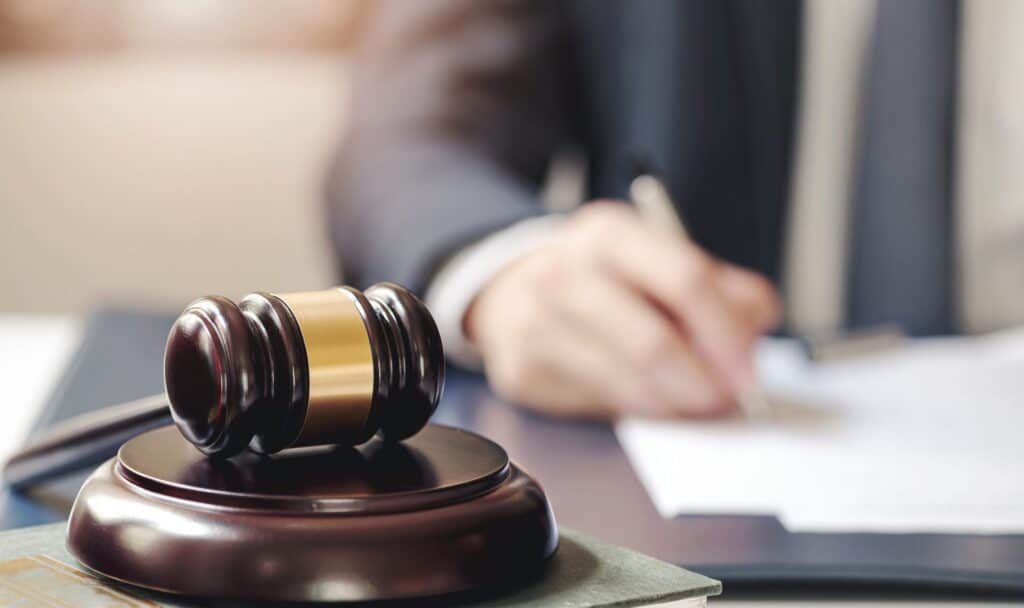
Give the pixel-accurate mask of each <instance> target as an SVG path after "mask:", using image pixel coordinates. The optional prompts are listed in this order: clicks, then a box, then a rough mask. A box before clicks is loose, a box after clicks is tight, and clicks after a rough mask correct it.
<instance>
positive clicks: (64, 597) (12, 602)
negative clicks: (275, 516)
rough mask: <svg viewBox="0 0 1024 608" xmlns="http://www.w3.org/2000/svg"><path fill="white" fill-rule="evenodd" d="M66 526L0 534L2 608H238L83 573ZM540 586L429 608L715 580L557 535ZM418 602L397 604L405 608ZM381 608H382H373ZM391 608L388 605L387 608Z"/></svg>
mask: <svg viewBox="0 0 1024 608" xmlns="http://www.w3.org/2000/svg"><path fill="white" fill-rule="evenodd" d="M64 533H65V524H52V525H48V526H38V527H34V528H22V529H20V530H10V531H7V532H0V606H17V607H19V608H20V607H22V606H25V607H27V606H81V607H83V608H90V607H98V606H103V607H105V608H106V607H110V608H114V607H122V606H123V607H134V606H200V605H202V606H210V605H216V606H240V605H243V604H242V603H238V602H234V603H229V602H217V603H214V604H211V603H210V602H202V601H198V600H194V599H190V598H184V597H177V596H171V595H166V594H157V593H153V592H149V591H145V590H142V589H139V588H135V587H130V586H127V585H121V584H117V583H113V582H112V581H109V580H106V579H101V578H97V577H95V576H92V575H90V574H88V573H86V572H85V571H84V570H82V568H81V567H80V566H79V565H78V564H77V563H76V562H75V559H74V558H73V557H71V555H70V554H68V552H67V550H66V549H65V548H64ZM551 560H552V561H551V563H549V564H548V567H547V568H546V569H545V573H544V575H543V576H541V577H540V578H539V579H537V580H534V581H533V582H531V583H529V584H526V585H524V586H522V587H520V588H518V589H515V590H512V591H509V592H507V593H502V594H497V595H490V596H488V597H471V596H449V597H444V598H435V599H434V600H433V601H428V602H427V604H428V605H437V606H452V607H459V606H464V607H466V608H469V607H471V606H481V607H494V608H498V607H500V608H526V607H535V606H558V607H560V608H598V607H602V606H605V607H615V608H629V607H631V606H661V607H663V608H667V607H669V606H671V607H672V608H682V607H686V608H690V607H697V606H704V605H705V604H706V600H707V597H708V596H709V595H717V594H718V593H720V592H721V590H722V586H721V583H719V582H718V581H716V580H713V579H710V578H707V577H706V576H701V575H700V574H695V573H693V572H690V571H688V570H684V569H683V568H679V567H677V566H673V565H671V564H667V563H665V562H663V561H660V560H656V559H654V558H651V557H647V556H646V555H641V554H640V553H636V552H635V551H630V550H628V549H623V548H621V547H616V546H614V545H609V544H607V543H603V542H600V541H598V540H596V539H594V538H591V537H589V536H587V535H585V534H581V533H580V532H575V531H573V530H569V529H566V528H562V529H561V541H560V544H559V548H558V552H557V553H556V554H555V556H554V557H552V558H551ZM420 603H422V600H421V601H420V602H398V603H396V604H394V605H398V606H404V605H411V604H417V605H419V604H420ZM371 605H372V606H379V605H380V604H371ZM388 605H392V604H390V603H389V604H388Z"/></svg>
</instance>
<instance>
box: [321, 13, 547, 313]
mask: <svg viewBox="0 0 1024 608" xmlns="http://www.w3.org/2000/svg"><path fill="white" fill-rule="evenodd" d="M556 4H557V3H554V2H546V1H544V0H540V1H537V2H533V1H531V0H436V1H429V2H408V1H405V0H384V1H380V2H376V3H374V4H373V9H374V13H373V14H372V15H371V16H370V18H369V19H368V20H367V23H366V26H365V28H366V29H365V30H364V31H363V32H362V34H361V36H360V39H359V41H358V43H357V48H356V50H355V52H354V54H353V60H352V61H353V65H352V70H353V81H352V97H351V109H352V114H351V123H350V125H349V130H348V133H347V136H346V137H345V139H344V141H343V143H342V146H341V147H340V150H339V152H338V154H337V157H336V160H335V163H334V165H333V168H332V173H331V179H330V180H329V182H328V188H327V199H328V207H329V219H330V228H331V236H332V240H333V243H334V247H335V251H336V254H337V256H338V259H339V260H340V262H341V267H342V270H343V272H344V274H345V279H346V281H348V282H350V283H353V284H356V285H366V284H370V283H374V282H376V281H381V280H389V281H396V282H399V283H402V284H405V285H406V286H408V287H410V288H412V289H414V290H417V291H420V292H421V293H422V290H423V289H424V288H425V286H426V284H427V282H428V281H429V280H430V277H431V275H432V273H433V272H434V271H435V269H436V268H437V267H438V265H439V264H440V263H441V262H442V261H443V260H444V259H445V258H446V256H448V255H449V254H450V253H451V252H453V251H455V250H456V249H458V248H460V247H461V246H463V245H465V244H467V243H470V242H472V241H474V240H475V239H477V238H479V237H482V236H484V235H486V234H488V233H490V232H492V231H494V230H497V229H500V228H502V227H505V226H508V225H510V224H512V223H515V222H517V221H520V220H523V219H526V218H529V217H531V216H535V215H539V214H540V213H542V210H541V208H540V206H539V204H538V202H537V191H538V189H539V185H540V182H541V180H542V179H543V177H544V175H545V173H546V170H547V166H548V163H549V161H550V158H551V156H552V154H553V152H554V149H555V148H556V146H557V145H558V144H559V143H560V141H561V140H562V139H563V137H564V121H563V120H562V117H563V113H562V108H561V105H562V104H561V98H562V95H561V94H560V93H559V87H560V86H561V79H560V78H559V77H558V76H559V75H558V72H559V69H558V67H557V64H558V61H559V55H560V53H559V52H558V49H557V48H556V47H557V44H558V40H559V36H558V35H557V29H558V26H557V22H558V20H557V19H556V17H555V15H554V14H553V13H552V10H553V9H552V8H551V7H553V6H554V5H556Z"/></svg>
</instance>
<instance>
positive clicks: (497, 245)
mask: <svg viewBox="0 0 1024 608" xmlns="http://www.w3.org/2000/svg"><path fill="white" fill-rule="evenodd" d="M565 219H566V217H565V216H564V215H562V214H550V215H544V216H540V217H534V218H530V219H526V220H522V221H520V222H518V223H515V224H513V225H511V226H509V227H508V228H505V229H503V230H499V231H497V232H494V233H492V234H490V235H488V236H486V237H484V238H483V239H480V240H479V241H476V242H475V243H473V244H471V245H469V246H467V247H464V248H463V249H461V250H459V251H458V252H457V253H456V254H455V255H453V256H452V257H451V258H449V259H448V261H447V262H445V264H444V265H443V266H441V269H440V270H439V271H438V272H437V274H435V275H434V278H433V280H431V281H430V284H429V285H428V286H427V292H426V297H425V300H426V304H427V307H428V308H429V309H430V311H431V313H433V316H434V320H435V321H436V322H437V329H438V331H439V332H440V334H441V342H442V344H444V351H445V355H446V356H447V357H448V358H449V359H450V360H451V361H452V362H454V363H457V364H459V365H461V366H463V367H467V368H470V369H481V368H482V367H483V366H482V361H481V359H480V353H479V352H477V350H476V348H475V347H474V346H473V345H472V344H471V343H470V341H469V340H468V339H467V338H466V335H465V334H464V333H463V331H462V320H463V318H464V317H465V315H466V311H467V310H468V309H469V306H470V304H472V303H473V299H474V298H476V295H477V294H478V293H480V290H481V289H483V288H484V286H486V285H487V283H488V282H490V280H491V279H492V278H494V276H495V275H497V274H498V272H500V271H501V269H502V268H504V267H505V266H507V265H508V264H510V263H511V262H513V261H515V260H516V259H518V258H520V257H522V256H524V255H526V254H528V253H530V252H532V251H534V250H536V249H538V248H540V247H541V246H543V245H545V244H547V243H549V242H550V241H551V239H552V238H553V237H554V235H555V233H556V231H557V229H558V227H559V226H560V225H561V224H562V223H563V222H564V221H565Z"/></svg>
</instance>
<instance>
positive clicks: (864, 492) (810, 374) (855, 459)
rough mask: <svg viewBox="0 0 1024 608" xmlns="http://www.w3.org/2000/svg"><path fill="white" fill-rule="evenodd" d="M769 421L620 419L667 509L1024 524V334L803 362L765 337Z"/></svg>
mask: <svg viewBox="0 0 1024 608" xmlns="http://www.w3.org/2000/svg"><path fill="white" fill-rule="evenodd" d="M757 365H758V373H759V375H760V377H761V380H762V384H763V386H764V388H765V391H766V393H767V395H768V399H769V402H770V404H771V414H770V416H768V417H767V418H766V419H764V420H756V421H747V420H743V419H730V420H723V421H716V422H706V421H705V422H699V421H670V422H667V421H647V420H636V419H630V420H625V421H623V422H621V423H620V424H619V425H618V426H617V433H618V436H619V439H620V441H621V442H622V445H623V447H624V449H625V450H626V453H627V455H628V456H629V458H630V460H631V462H632V463H633V466H634V467H635V469H636V471H637V473H638V475H639V476H640V478H641V480H642V481H643V483H644V485H645V486H646V488H647V490H648V492H649V493H650V495H651V498H652V499H653V501H654V503H655V505H656V506H657V508H658V510H659V511H660V512H661V513H662V515H664V516H666V517H671V516H675V515H679V514H684V513H721V514H771V515H776V516H778V517H779V518H780V520H781V521H782V522H783V523H784V525H786V526H787V528H789V529H791V530H793V531H884V532H899V531H907V532H928V531H933V532H968V533H971V532H976V533H1022V532H1024V332H1022V331H1014V332H1007V333H1001V334H993V335H990V336H985V337H979V338H956V339H953V338H943V339H930V340H917V341H913V342H911V344H910V345H908V346H907V347H904V348H900V349H898V350H892V351H888V352H885V353H880V354H876V355H872V356H870V357H863V358H858V359H851V360H846V361H839V362H833V363H828V364H822V365H813V364H811V363H809V362H808V361H807V360H806V359H805V358H804V357H803V354H802V353H801V351H800V349H799V347H798V346H797V345H796V344H795V343H794V342H791V341H784V340H766V341H764V342H763V343H762V344H761V345H760V346H759V350H758V353H757Z"/></svg>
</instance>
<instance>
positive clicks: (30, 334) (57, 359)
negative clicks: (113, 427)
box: [0, 314, 81, 462]
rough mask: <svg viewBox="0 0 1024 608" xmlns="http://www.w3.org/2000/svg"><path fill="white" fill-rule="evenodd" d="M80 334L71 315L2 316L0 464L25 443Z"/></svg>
mask: <svg viewBox="0 0 1024 608" xmlns="http://www.w3.org/2000/svg"><path fill="white" fill-rule="evenodd" d="M80 333H81V327H80V323H79V322H78V320H76V319H74V318H72V317H61V316H41V315H19V314H2V315H0V389H2V390H3V398H2V399H0V420H2V423H0V462H4V461H5V460H7V457H8V456H9V455H10V454H11V453H12V452H14V450H16V449H17V448H18V447H19V446H20V445H21V444H22V442H23V441H24V439H25V436H26V434H27V433H28V430H29V428H30V427H31V426H32V423H33V422H34V421H35V418H36V415H37V414H38V412H39V409H40V407H42V404H43V401H44V400H45V399H46V397H47V395H49V392H50V391H51V390H52V389H53V384H54V383H55V382H56V381H57V379H58V378H59V377H60V373H61V371H63V369H64V365H65V364H66V363H67V360H68V358H69V357H70V356H71V354H72V353H73V352H74V350H75V347H76V346H77V345H78V341H79V337H80Z"/></svg>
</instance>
